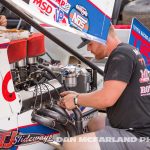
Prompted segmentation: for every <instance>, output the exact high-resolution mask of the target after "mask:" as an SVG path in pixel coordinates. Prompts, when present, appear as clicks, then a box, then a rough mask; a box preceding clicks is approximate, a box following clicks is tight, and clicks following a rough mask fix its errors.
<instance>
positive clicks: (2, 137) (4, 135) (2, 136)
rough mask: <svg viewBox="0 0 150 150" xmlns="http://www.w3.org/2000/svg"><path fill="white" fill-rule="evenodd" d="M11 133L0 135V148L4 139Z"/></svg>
mask: <svg viewBox="0 0 150 150" xmlns="http://www.w3.org/2000/svg"><path fill="white" fill-rule="evenodd" d="M10 134H11V132H5V133H0V148H3V145H4V142H5V139H6V137H7V136H10Z"/></svg>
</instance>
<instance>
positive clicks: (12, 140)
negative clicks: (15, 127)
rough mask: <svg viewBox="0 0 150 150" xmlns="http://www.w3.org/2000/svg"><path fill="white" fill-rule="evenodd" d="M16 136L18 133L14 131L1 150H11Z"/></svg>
mask: <svg viewBox="0 0 150 150" xmlns="http://www.w3.org/2000/svg"><path fill="white" fill-rule="evenodd" d="M17 134H18V133H17V132H16V131H13V132H12V134H11V136H10V140H9V143H4V145H3V148H7V149H8V148H11V147H12V146H13V145H14V143H15V137H16V136H17Z"/></svg>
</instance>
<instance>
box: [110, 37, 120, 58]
mask: <svg viewBox="0 0 150 150" xmlns="http://www.w3.org/2000/svg"><path fill="white" fill-rule="evenodd" d="M120 43H122V42H121V41H120V39H118V38H115V39H114V40H112V41H111V45H109V50H108V54H107V55H108V56H109V55H110V54H111V53H112V51H114V50H115V49H116V47H117V46H118V45H119V44H120Z"/></svg>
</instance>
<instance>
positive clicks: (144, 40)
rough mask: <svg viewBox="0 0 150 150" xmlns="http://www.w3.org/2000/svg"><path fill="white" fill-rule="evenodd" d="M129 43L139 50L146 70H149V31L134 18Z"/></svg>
mask: <svg viewBox="0 0 150 150" xmlns="http://www.w3.org/2000/svg"><path fill="white" fill-rule="evenodd" d="M129 44H131V45H133V46H135V47H136V48H137V49H138V50H139V51H140V53H141V54H142V56H143V58H144V60H145V63H146V66H147V68H148V70H150V31H149V30H148V29H147V28H146V27H145V26H144V25H143V24H142V23H140V22H139V21H138V20H137V19H136V18H134V19H133V21H132V27H131V33H130V38H129Z"/></svg>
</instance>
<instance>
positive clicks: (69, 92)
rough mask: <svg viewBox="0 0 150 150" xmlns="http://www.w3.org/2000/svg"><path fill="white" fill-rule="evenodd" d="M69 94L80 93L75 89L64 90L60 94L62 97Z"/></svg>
mask: <svg viewBox="0 0 150 150" xmlns="http://www.w3.org/2000/svg"><path fill="white" fill-rule="evenodd" d="M68 94H76V95H78V93H77V92H75V91H64V92H62V93H60V95H61V96H62V97H64V96H67V95H68Z"/></svg>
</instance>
